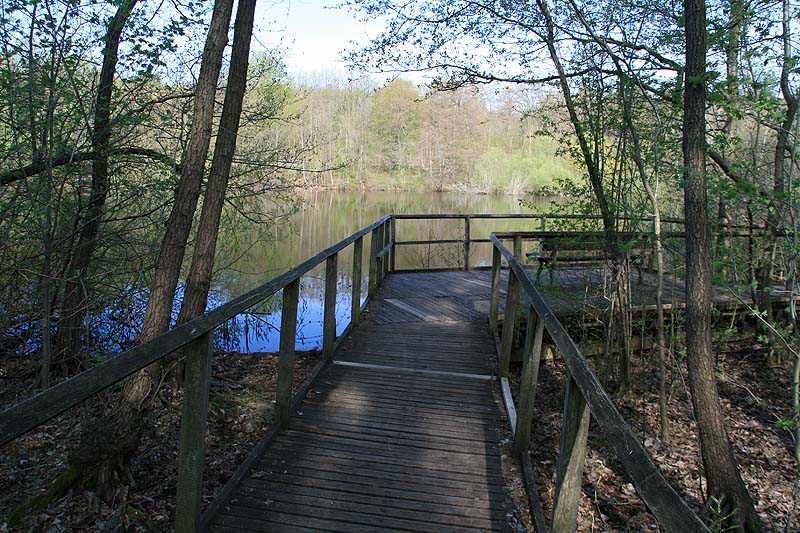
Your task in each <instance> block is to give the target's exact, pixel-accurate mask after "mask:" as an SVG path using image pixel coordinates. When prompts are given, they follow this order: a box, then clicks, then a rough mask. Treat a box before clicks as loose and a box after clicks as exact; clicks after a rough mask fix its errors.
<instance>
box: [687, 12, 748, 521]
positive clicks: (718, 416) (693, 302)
mask: <svg viewBox="0 0 800 533" xmlns="http://www.w3.org/2000/svg"><path fill="white" fill-rule="evenodd" d="M684 9H685V20H686V72H685V76H686V81H685V93H684V104H683V105H684V115H683V161H684V181H685V189H684V211H685V217H686V352H687V360H688V365H689V384H690V388H691V392H692V406H693V409H694V415H695V419H696V420H697V430H698V433H699V437H700V450H701V454H702V457H703V466H704V468H705V473H706V478H707V481H708V487H707V490H708V494H707V496H708V498H709V500H710V509H711V510H712V511H714V510H720V511H721V514H720V515H719V516H715V517H713V518H714V519H715V520H719V521H720V522H725V523H732V524H738V525H740V526H741V527H743V528H744V529H745V530H746V531H759V530H760V524H759V521H758V515H757V514H756V512H755V509H754V508H753V502H752V500H751V499H750V494H749V493H748V492H747V488H746V487H745V485H744V483H743V482H742V479H741V476H740V475H739V467H738V465H737V463H736V458H735V457H734V455H733V448H732V447H731V443H730V438H729V437H728V431H727V427H726V425H725V415H724V413H723V411H722V406H721V405H720V402H719V393H718V390H717V382H716V377H715V376H714V354H713V352H712V347H711V308H712V304H713V300H712V292H711V289H712V288H711V261H710V255H709V227H708V197H707V183H706V138H705V130H706V122H705V112H706V89H705V83H706V82H705V75H706V6H705V0H684ZM715 500H716V502H717V503H714V502H715ZM726 517H728V518H726Z"/></svg>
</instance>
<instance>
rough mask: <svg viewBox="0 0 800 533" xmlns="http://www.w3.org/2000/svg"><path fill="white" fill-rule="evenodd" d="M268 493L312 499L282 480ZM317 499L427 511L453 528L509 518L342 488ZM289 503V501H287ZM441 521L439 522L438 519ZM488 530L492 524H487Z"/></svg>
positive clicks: (487, 510)
mask: <svg viewBox="0 0 800 533" xmlns="http://www.w3.org/2000/svg"><path fill="white" fill-rule="evenodd" d="M264 492H265V493H266V494H268V495H270V497H272V495H273V494H281V495H285V496H286V497H289V498H293V497H297V496H299V497H308V495H309V494H310V493H311V491H308V490H306V487H303V486H302V485H294V484H291V483H284V482H282V481H274V482H272V483H271V484H270V488H268V489H266V490H265V491H264ZM246 494H247V496H245V497H251V498H252V497H254V496H257V495H258V494H259V493H257V492H256V491H254V490H253V491H247V493H246ZM313 496H314V497H317V498H323V499H325V500H328V501H329V502H350V503H353V504H359V505H379V506H382V507H384V508H386V509H387V512H389V513H391V512H392V510H396V511H397V512H404V511H406V510H408V511H412V512H413V511H417V512H424V513H431V514H432V515H434V518H435V520H434V523H436V522H439V523H441V522H444V523H446V524H447V523H451V524H453V525H458V522H457V521H456V520H457V517H461V516H464V517H469V518H471V519H473V520H475V519H477V520H479V521H482V520H485V521H487V522H488V521H490V520H497V521H501V520H504V519H505V516H504V513H503V512H501V511H498V510H497V509H491V508H486V507H479V506H453V505H446V504H440V503H434V502H427V501H416V500H408V499H401V498H386V497H383V496H377V495H372V494H359V493H358V492H352V491H345V490H341V489H335V488H334V489H324V488H315V489H314V491H313ZM284 501H286V500H284ZM447 517H456V518H455V520H453V518H450V519H448V518H447ZM437 519H438V520H437ZM487 527H488V524H487Z"/></svg>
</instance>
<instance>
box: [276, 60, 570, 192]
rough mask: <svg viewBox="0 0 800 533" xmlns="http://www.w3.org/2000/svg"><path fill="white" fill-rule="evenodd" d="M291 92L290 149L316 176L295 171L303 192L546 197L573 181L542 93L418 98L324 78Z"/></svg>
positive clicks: (558, 117)
mask: <svg viewBox="0 0 800 533" xmlns="http://www.w3.org/2000/svg"><path fill="white" fill-rule="evenodd" d="M315 77H316V78H318V79H317V80H316V81H315V80H314V78H315ZM293 88H294V90H295V91H296V92H297V101H296V103H295V104H294V106H292V108H293V109H295V110H296V113H297V119H296V121H295V122H294V124H293V125H292V127H291V131H292V135H291V139H292V142H294V143H297V144H299V145H304V146H308V147H310V151H309V155H310V161H309V163H310V164H309V169H311V170H315V169H316V170H322V171H321V172H320V171H317V172H303V173H302V174H303V181H305V182H307V183H309V185H311V186H318V187H325V188H346V189H353V188H361V189H389V190H391V189H400V190H432V191H462V192H468V193H480V194H487V193H500V194H517V195H519V194H526V193H533V194H541V195H548V194H554V193H563V192H564V191H565V190H566V189H567V188H568V184H569V183H570V182H572V181H573V180H575V179H576V178H577V176H578V175H579V173H580V169H579V167H577V166H576V165H575V163H574V162H573V160H572V159H571V158H570V157H569V154H567V153H566V152H565V150H564V144H563V143H562V140H563V139H561V138H559V137H558V136H557V135H556V133H557V132H558V130H557V129H556V128H553V127H552V124H553V123H554V122H560V123H564V122H565V121H566V117H565V116H564V115H563V112H562V111H560V110H559V104H560V102H559V100H558V98H557V96H556V94H555V93H554V92H553V91H552V90H547V89H546V88H530V87H528V88H526V87H514V86H509V87H503V88H498V89H496V90H495V89H491V88H490V89H486V88H481V87H461V88H457V89H454V90H444V91H437V90H432V89H422V90H421V89H420V88H418V87H416V86H414V84H412V83H411V82H410V81H407V80H394V81H390V82H388V83H386V84H384V85H383V86H381V87H375V86H370V84H369V82H365V81H362V82H354V83H347V82H345V81H343V80H341V79H339V80H338V81H337V79H336V76H325V75H324V74H320V75H318V76H310V77H309V76H306V77H304V78H303V77H301V78H300V79H299V80H297V81H295V82H294V83H293ZM495 92H496V94H495Z"/></svg>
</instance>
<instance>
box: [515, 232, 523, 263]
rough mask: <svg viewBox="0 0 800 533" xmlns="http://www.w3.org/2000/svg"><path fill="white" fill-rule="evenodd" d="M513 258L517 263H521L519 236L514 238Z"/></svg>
mask: <svg viewBox="0 0 800 533" xmlns="http://www.w3.org/2000/svg"><path fill="white" fill-rule="evenodd" d="M514 257H516V258H517V261H520V262H522V236H521V235H516V236H514Z"/></svg>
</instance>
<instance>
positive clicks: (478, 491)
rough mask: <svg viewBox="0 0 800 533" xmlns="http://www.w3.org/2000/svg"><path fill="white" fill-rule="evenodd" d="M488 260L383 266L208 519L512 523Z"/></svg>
mask: <svg viewBox="0 0 800 533" xmlns="http://www.w3.org/2000/svg"><path fill="white" fill-rule="evenodd" d="M488 281H489V275H488V273H487V272H451V273H419V274H391V275H389V276H388V277H387V278H386V279H385V281H384V284H383V286H382V287H381V289H380V290H379V291H378V293H377V294H376V297H375V298H374V299H373V300H372V301H371V303H370V305H369V307H368V308H367V310H366V312H365V313H364V315H363V316H362V323H361V325H359V326H358V327H357V328H355V330H354V332H353V333H352V335H351V336H350V337H349V338H347V339H345V341H344V342H343V344H342V345H341V346H340V349H339V350H338V351H337V353H336V363H335V364H333V365H331V366H329V367H328V368H327V369H325V370H324V371H323V373H322V374H321V375H320V377H319V378H318V380H317V381H316V383H315V385H314V386H313V387H312V388H311V390H310V391H309V394H308V396H307V397H306V399H305V400H304V402H303V403H302V404H301V406H300V408H299V409H298V410H297V411H296V412H295V413H294V414H293V415H294V416H293V418H292V421H291V426H290V429H289V430H288V431H284V432H282V433H280V434H279V435H278V436H277V437H276V438H275V440H274V441H273V443H272V444H271V446H270V447H269V448H268V449H267V450H266V452H265V453H264V454H263V455H262V456H261V457H260V459H259V460H258V461H257V463H256V465H255V466H254V468H253V469H252V470H251V472H250V475H249V477H247V478H246V479H245V480H244V482H243V483H242V484H241V485H240V486H239V487H238V489H237V490H236V492H235V493H234V494H233V496H232V497H231V499H230V500H229V501H228V502H227V503H226V505H225V506H224V507H223V508H222V510H221V512H220V513H219V514H218V516H217V517H216V519H215V520H214V522H213V523H212V525H211V528H210V529H211V530H213V531H264V532H267V531H268V532H281V531H286V532H294V531H335V532H366V531H372V532H376V531H421V532H431V533H433V532H444V531H519V530H520V529H518V526H517V529H515V526H514V524H516V522H517V519H516V517H518V515H519V511H518V510H517V509H516V507H515V505H514V503H513V501H512V499H511V497H510V493H509V489H508V488H507V484H506V480H505V478H504V476H503V470H502V464H501V461H502V457H501V455H502V450H501V441H503V440H504V439H506V438H508V436H509V434H508V431H507V422H506V420H505V417H504V414H503V413H502V411H501V410H500V408H499V407H498V399H497V396H496V391H495V387H496V382H495V381H494V380H493V379H492V373H493V371H494V360H495V348H494V343H493V341H492V338H491V337H490V335H489V331H488V326H487V319H486V317H487V314H486V313H487V310H488V300H489V283H488Z"/></svg>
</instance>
